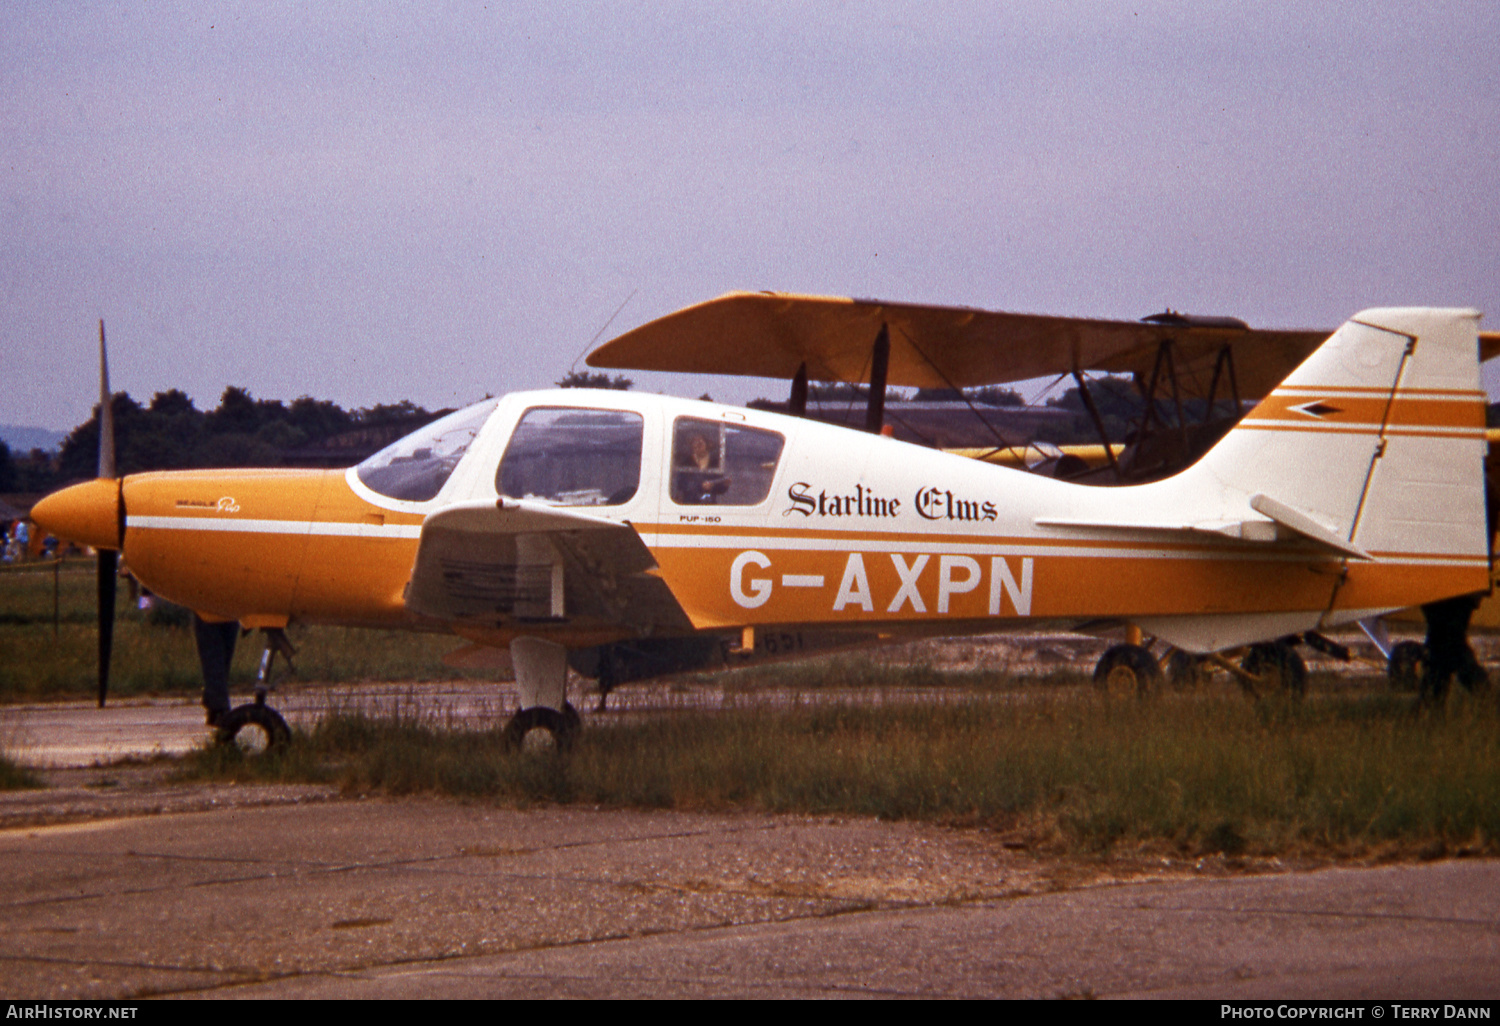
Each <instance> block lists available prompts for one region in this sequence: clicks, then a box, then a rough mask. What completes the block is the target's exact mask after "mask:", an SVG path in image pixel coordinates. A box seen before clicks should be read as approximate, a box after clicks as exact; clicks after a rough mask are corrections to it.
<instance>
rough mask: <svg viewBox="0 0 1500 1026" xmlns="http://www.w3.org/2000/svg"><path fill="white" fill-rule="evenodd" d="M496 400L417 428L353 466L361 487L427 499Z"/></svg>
mask: <svg viewBox="0 0 1500 1026" xmlns="http://www.w3.org/2000/svg"><path fill="white" fill-rule="evenodd" d="M499 402H500V400H499V399H486V400H484V401H483V402H478V403H475V404H474V405H473V406H466V407H464V408H463V409H461V410H459V411H458V412H456V413H450V414H448V416H446V417H443V418H441V419H440V420H435V421H433V422H432V423H431V424H428V425H427V426H426V427H423V428H418V429H417V430H416V431H413V432H412V433H411V434H409V435H407V436H406V437H405V438H402V439H400V440H399V441H396V442H393V443H392V444H390V445H388V446H386V447H385V448H384V449H381V450H380V451H379V452H377V453H376V454H375V455H374V456H371V457H370V458H369V459H367V460H365V461H364V462H363V463H361V464H360V465H359V466H358V467H356V468H355V473H356V474H358V475H359V479H360V481H361V482H363V484H364V486H365V487H366V488H368V489H370V490H371V491H372V492H377V493H379V494H381V495H384V496H385V497H386V498H388V499H402V500H404V501H406V502H426V501H427V500H428V499H431V498H433V497H434V496H435V495H437V493H438V492H440V491H441V490H442V488H443V485H444V484H445V483H447V481H448V478H449V476H450V475H452V473H453V468H454V467H456V466H458V461H459V460H461V459H462V458H463V455H464V453H465V452H467V451H468V449H469V444H470V443H471V442H473V441H474V436H475V435H477V434H478V433H479V429H480V428H482V427H484V422H485V421H487V420H489V417H490V414H491V413H494V412H495V406H496V405H497V404H498V403H499Z"/></svg>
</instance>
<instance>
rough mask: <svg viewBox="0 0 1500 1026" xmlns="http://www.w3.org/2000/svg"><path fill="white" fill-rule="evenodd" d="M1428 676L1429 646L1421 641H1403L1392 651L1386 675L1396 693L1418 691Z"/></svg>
mask: <svg viewBox="0 0 1500 1026" xmlns="http://www.w3.org/2000/svg"><path fill="white" fill-rule="evenodd" d="M1426 674H1427V646H1426V645H1424V644H1422V643H1421V642H1420V641H1403V642H1401V643H1400V644H1398V645H1396V646H1395V647H1394V648H1392V649H1391V658H1390V662H1389V663H1388V664H1387V666H1386V675H1387V676H1388V677H1389V678H1390V682H1391V688H1392V690H1395V691H1418V690H1420V689H1421V687H1422V678H1423V677H1424V676H1426Z"/></svg>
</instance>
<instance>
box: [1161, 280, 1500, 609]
mask: <svg viewBox="0 0 1500 1026" xmlns="http://www.w3.org/2000/svg"><path fill="white" fill-rule="evenodd" d="M1478 326H1479V313H1478V312H1477V311H1474V310H1445V309H1423V308H1410V309H1407V308H1393V309H1374V310H1366V311H1364V312H1363V313H1360V314H1358V315H1356V316H1355V317H1353V318H1352V319H1350V320H1349V321H1348V322H1346V323H1345V324H1344V326H1343V327H1341V328H1340V329H1339V330H1338V331H1337V332H1335V333H1334V334H1333V335H1332V336H1330V337H1329V339H1328V341H1327V342H1325V343H1323V345H1322V346H1320V347H1319V348H1318V349H1317V350H1316V351H1315V352H1314V353H1313V354H1312V355H1311V356H1309V357H1308V358H1307V359H1306V360H1305V361H1304V362H1303V363H1302V364H1301V366H1299V367H1298V368H1297V369H1296V370H1295V371H1293V372H1292V374H1291V375H1290V376H1289V377H1288V378H1287V379H1286V380H1285V381H1283V382H1282V383H1281V384H1280V385H1279V386H1278V387H1277V388H1276V389H1275V390H1274V391H1272V392H1271V394H1270V395H1268V396H1267V397H1266V398H1265V399H1264V400H1262V401H1261V402H1260V403H1259V404H1258V405H1257V406H1256V407H1255V408H1254V409H1253V410H1251V411H1250V412H1249V413H1248V414H1246V416H1245V418H1244V419H1243V420H1242V421H1241V422H1240V424H1239V425H1238V426H1237V427H1236V428H1235V429H1234V430H1233V431H1231V432H1230V433H1229V434H1228V435H1226V436H1225V437H1224V439H1223V440H1222V441H1220V443H1219V444H1218V445H1217V446H1215V447H1214V448H1213V449H1212V450H1210V452H1209V453H1208V454H1207V455H1206V456H1205V457H1204V458H1203V460H1202V461H1200V462H1199V463H1198V464H1197V465H1196V466H1195V467H1194V468H1193V469H1192V470H1191V471H1189V472H1188V475H1184V476H1191V477H1192V478H1193V479H1194V481H1195V483H1196V484H1197V485H1198V486H1200V487H1201V486H1202V485H1203V484H1204V483H1205V480H1204V478H1203V477H1200V476H1199V475H1200V474H1201V475H1207V476H1209V477H1211V479H1212V480H1213V481H1215V482H1216V483H1217V484H1218V485H1219V486H1220V487H1221V488H1222V489H1223V493H1224V495H1225V497H1226V498H1228V499H1231V501H1234V499H1235V497H1236V494H1237V495H1238V501H1240V502H1244V501H1246V500H1249V504H1250V505H1251V507H1252V508H1253V509H1255V510H1256V511H1257V512H1259V513H1261V514H1262V515H1265V516H1267V518H1268V519H1269V520H1271V521H1273V522H1275V524H1276V525H1279V528H1284V529H1288V530H1290V531H1292V532H1295V533H1299V534H1302V535H1304V536H1310V537H1314V538H1319V539H1320V540H1323V541H1324V542H1325V543H1327V544H1330V545H1333V546H1334V547H1335V548H1342V549H1343V551H1345V552H1346V553H1348V554H1360V555H1366V554H1367V555H1368V556H1369V557H1372V559H1373V562H1374V563H1375V564H1380V565H1382V566H1384V567H1385V568H1386V571H1387V572H1385V573H1383V574H1374V573H1364V574H1363V575H1362V576H1363V578H1364V579H1366V580H1367V582H1373V581H1374V580H1375V579H1377V578H1381V579H1384V580H1385V585H1384V586H1382V587H1378V588H1376V587H1371V586H1370V585H1369V583H1367V584H1366V586H1364V587H1362V588H1361V587H1354V588H1352V590H1351V587H1350V585H1353V584H1355V583H1356V582H1355V580H1354V577H1353V576H1351V579H1350V581H1348V582H1346V585H1345V586H1341V588H1340V590H1339V593H1338V594H1337V595H1336V597H1335V605H1336V606H1338V607H1340V608H1342V609H1349V608H1353V604H1354V603H1356V602H1357V603H1360V604H1363V605H1366V606H1368V607H1369V608H1377V607H1382V606H1383V607H1385V608H1393V607H1399V606H1406V605H1411V604H1415V603H1419V602H1427V601H1431V600H1433V599H1437V598H1443V597H1447V596H1450V595H1456V594H1463V593H1466V592H1470V591H1477V590H1480V589H1483V588H1485V587H1487V586H1488V540H1487V538H1486V529H1485V508H1484V456H1485V441H1484V427H1485V394H1484V391H1483V389H1482V388H1481V385H1480V380H1479V345H1478ZM1266 526H1267V527H1268V528H1269V527H1271V525H1270V524H1267V525H1266ZM1338 543H1342V544H1338ZM1372 569H1373V568H1372ZM1392 571H1395V572H1394V573H1393V572H1392ZM1399 575H1404V576H1399ZM1343 618H1345V617H1340V619H1343Z"/></svg>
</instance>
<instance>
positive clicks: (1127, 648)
mask: <svg viewBox="0 0 1500 1026" xmlns="http://www.w3.org/2000/svg"><path fill="white" fill-rule="evenodd" d="M1160 684H1161V666H1160V664H1158V663H1157V661H1156V657H1155V656H1153V655H1152V654H1151V653H1150V652H1149V651H1147V650H1146V649H1144V648H1142V647H1141V646H1140V645H1115V646H1113V647H1111V648H1109V649H1107V650H1106V651H1105V653H1104V654H1103V655H1102V656H1100V657H1099V663H1098V665H1097V666H1095V667H1094V687H1096V688H1098V689H1099V690H1100V691H1103V692H1104V693H1105V694H1107V695H1118V696H1120V697H1125V696H1127V695H1139V696H1143V697H1144V696H1145V695H1148V694H1150V693H1151V692H1152V691H1154V690H1155V689H1156V688H1157V687H1158V686H1159V685H1160Z"/></svg>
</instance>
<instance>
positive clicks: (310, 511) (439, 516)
mask: <svg viewBox="0 0 1500 1026" xmlns="http://www.w3.org/2000/svg"><path fill="white" fill-rule="evenodd" d="M1478 322H1479V314H1478V313H1477V312H1475V311H1472V310H1453V309H1425V308H1411V309H1404V308H1401V309H1397V308H1393V309H1373V310H1366V311H1364V312H1362V313H1360V314H1358V315H1356V316H1355V317H1353V318H1351V319H1350V320H1349V321H1348V322H1347V323H1345V324H1344V325H1343V326H1342V327H1341V328H1339V329H1338V330H1337V331H1336V332H1334V333H1333V334H1332V335H1331V336H1329V337H1328V338H1327V340H1326V341H1325V342H1323V343H1322V344H1321V345H1320V346H1318V347H1317V348H1316V349H1315V351H1313V352H1312V354H1311V355H1310V356H1308V357H1307V358H1306V359H1305V360H1304V361H1303V362H1302V363H1301V364H1300V365H1299V366H1297V367H1296V369H1295V370H1294V371H1293V372H1292V373H1291V375H1290V376H1289V377H1287V378H1286V379H1285V380H1284V381H1282V382H1281V383H1280V384H1279V385H1277V386H1276V387H1274V388H1273V389H1271V390H1270V392H1269V394H1268V395H1267V396H1266V397H1265V399H1264V400H1262V401H1261V402H1260V403H1259V404H1258V405H1256V406H1255V407H1254V408H1253V409H1252V410H1251V412H1250V413H1249V414H1247V415H1246V416H1245V417H1244V419H1243V421H1242V422H1241V423H1240V424H1239V425H1238V426H1237V427H1235V428H1234V429H1233V430H1232V431H1230V432H1229V433H1228V434H1227V435H1226V436H1225V437H1224V438H1223V439H1222V440H1220V441H1219V442H1218V443H1217V444H1216V445H1215V446H1214V447H1213V448H1212V449H1211V450H1210V451H1209V452H1208V453H1207V455H1206V456H1204V457H1203V458H1202V459H1201V460H1199V461H1198V462H1197V463H1195V464H1194V465H1192V466H1191V467H1189V468H1188V469H1187V470H1185V471H1183V472H1181V473H1179V474H1177V475H1175V476H1173V477H1169V478H1166V479H1164V480H1160V481H1156V482H1153V483H1149V484H1142V485H1129V486H1122V487H1115V488H1094V487H1088V486H1084V485H1077V484H1070V483H1067V482H1064V481H1057V480H1052V479H1049V478H1045V477H1039V476H1036V475H1030V474H1027V473H1025V472H1022V471H1017V470H1012V469H1008V468H1005V467H998V466H992V465H989V464H985V463H982V462H978V461H975V460H971V459H966V458H963V457H961V456H956V455H950V454H945V453H942V452H937V451H934V450H932V449H927V448H922V447H919V446H915V445H910V444H907V443H903V442H899V441H896V440H894V439H892V438H888V437H883V436H881V435H880V434H878V433H866V432H858V431H853V430H850V429H847V428H840V427H834V426H830V425H826V424H821V423H817V422H814V421H811V420H806V419H800V418H797V417H792V416H786V415H779V414H774V413H767V412H761V411H755V410H748V409H740V408H731V407H726V406H722V405H717V404H713V403H707V402H695V401H689V400H683V399H675V398H670V397H665V396H655V395H644V394H636V393H629V392H617V391H587V390H559V391H544V392H529V393H521V394H515V395H510V396H507V397H505V398H503V399H498V400H496V399H491V400H486V401H484V402H482V403H479V404H477V405H474V406H471V407H468V408H467V409H463V410H460V411H458V412H457V413H454V414H452V415H450V416H448V417H446V418H444V419H442V420H440V421H437V422H435V423H433V424H431V425H429V426H428V427H426V428H424V429H422V430H420V431H418V432H416V433H414V434H412V435H411V436H409V437H407V438H405V439H403V440H401V441H399V442H397V443H396V444H394V445H392V446H390V447H389V448H387V449H385V450H383V451H382V452H380V453H377V454H376V455H374V456H372V457H371V458H370V459H368V460H366V461H365V462H363V463H361V464H360V465H359V466H357V467H353V468H350V469H349V470H347V471H292V470H239V471H187V472H171V473H146V474H135V475H129V476H126V477H123V478H115V477H113V476H112V474H104V475H102V476H101V478H100V479H99V480H96V481H92V482H87V483H85V484H81V485H76V486H73V487H71V488H68V489H65V490H63V491H61V492H58V493H56V494H54V495H52V496H49V497H48V498H46V499H44V500H43V501H42V502H41V503H39V504H38V505H37V506H36V507H35V510H34V512H33V516H34V518H35V520H36V521H37V523H38V524H40V525H41V526H42V527H43V528H44V529H45V530H47V531H50V532H51V533H53V534H56V535H58V536H60V537H66V538H71V539H74V540H78V541H81V542H85V543H87V544H90V545H94V546H96V547H99V548H101V549H105V550H113V551H120V552H123V554H124V556H125V558H126V559H127V560H128V562H129V565H130V567H131V570H132V572H134V573H135V575H136V576H137V577H138V578H139V579H140V580H141V582H142V583H143V584H145V585H146V586H147V587H149V588H150V589H151V590H152V591H154V592H156V593H157V594H159V595H161V596H163V597H165V598H167V599H169V600H171V601H173V602H177V603H181V604H183V605H185V606H188V607H189V608H191V609H193V610H195V611H196V612H198V613H199V614H200V615H201V616H203V617H204V618H206V619H209V620H218V621H238V622H239V623H240V624H241V625H243V626H244V627H247V628H250V627H258V628H265V629H268V630H278V629H280V628H284V627H285V626H287V625H288V624H289V623H293V622H297V621H302V622H320V623H337V624H348V625H356V626H362V627H375V628H400V629H415V630H427V631H443V632H450V633H452V634H455V635H458V636H459V637H462V638H464V639H467V640H468V641H469V642H471V643H473V644H474V645H477V646H481V647H485V648H493V649H502V650H508V652H509V656H510V659H511V662H512V665H513V668H514V671H515V675H516V680H517V684H518V687H519V691H520V704H521V708H520V710H519V711H518V712H517V713H516V714H515V715H514V716H513V717H512V719H511V721H510V723H509V725H508V734H507V737H508V739H510V740H512V741H516V742H519V741H520V740H521V739H522V738H524V736H525V735H526V734H527V732H528V731H530V730H531V729H533V728H541V729H544V730H546V731H548V732H550V733H551V734H552V735H553V736H554V737H555V738H556V739H557V741H558V742H559V743H560V744H562V745H566V744H567V743H569V742H570V741H571V738H572V737H573V735H574V733H575V732H576V729H577V723H578V720H577V716H576V714H575V713H574V712H573V710H572V707H571V705H569V703H568V694H567V679H568V667H569V665H570V663H571V664H572V666H573V667H574V668H575V669H577V670H579V671H581V672H583V673H584V674H585V675H588V676H598V677H600V680H601V684H612V683H615V682H619V681H623V680H628V679H634V678H639V677H645V676H650V675H652V674H656V673H663V672H672V671H676V670H683V669H688V668H692V667H696V666H704V665H710V664H713V663H715V662H723V661H726V660H729V661H733V660H736V659H743V660H753V659H757V658H785V657H788V656H792V657H795V656H797V655H801V654H805V653H808V652H812V651H816V650H819V649H826V648H830V647H834V646H851V645H858V644H878V643H881V642H886V641H891V640H900V639H905V638H910V637H915V636H931V635H962V634H979V633H995V632H1000V631H1007V630H1036V629H1043V628H1045V629H1067V630H1085V631H1090V632H1097V631H1100V630H1102V629H1104V628H1107V627H1110V626H1113V627H1115V628H1119V627H1121V626H1125V625H1130V626H1133V627H1134V628H1137V629H1139V630H1141V631H1144V632H1146V633H1148V634H1150V635H1153V636H1155V637H1157V638H1160V639H1163V640H1164V641H1166V642H1169V643H1170V644H1171V645H1173V646H1176V647H1177V648H1179V649H1182V650H1184V651H1189V652H1213V651H1218V650H1222V649H1225V648H1229V647H1233V646H1239V645H1246V644H1251V643H1256V642H1264V641H1269V640H1272V639H1276V638H1280V637H1282V636H1285V635H1288V634H1292V633H1296V632H1302V631H1315V630H1322V629H1326V628H1329V627H1334V626H1338V625H1341V624H1347V623H1352V622H1354V621H1358V620H1361V619H1363V618H1366V617H1370V616H1374V615H1378V614H1381V613H1384V612H1387V611H1390V610H1395V609H1400V608H1403V607H1410V606H1414V605H1419V604H1422V603H1426V602H1430V601H1434V600H1437V599H1441V598H1445V597H1449V596H1455V595H1461V594H1467V593H1470V592H1475V591H1479V590H1482V589H1485V588H1487V587H1488V586H1489V561H1488V554H1489V548H1488V543H1487V539H1486V537H1485V535H1486V530H1485V510H1484V483H1483V470H1482V463H1483V459H1484V455H1485V440H1484V416H1485V394H1484V392H1483V390H1482V389H1481V385H1480V380H1479V346H1478V337H1479V333H1478ZM638 330H639V329H638ZM880 333H881V335H882V336H886V335H887V334H888V333H887V332H886V331H885V330H884V329H883V328H882V330H881V332H880ZM1105 660H1106V662H1110V661H1112V665H1118V666H1121V667H1124V668H1127V669H1130V668H1135V667H1140V666H1142V665H1143V663H1142V661H1143V660H1145V661H1150V662H1151V663H1152V664H1153V665H1154V659H1153V657H1152V656H1151V655H1150V653H1149V652H1148V651H1146V650H1145V649H1143V648H1141V647H1139V646H1137V645H1130V644H1124V645H1117V646H1115V647H1114V648H1112V649H1110V651H1109V653H1106V656H1105ZM242 708H245V707H242ZM257 708H261V707H260V706H257ZM237 712H238V711H237ZM264 720H265V718H264V715H263V714H257V715H251V716H247V717H240V719H239V720H237V722H236V725H237V726H238V725H239V724H240V723H246V724H254V725H259V726H262V727H263V728H264V727H265V722H264ZM266 729H268V732H269V728H266ZM280 729H281V730H282V731H284V727H282V728H280Z"/></svg>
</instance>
